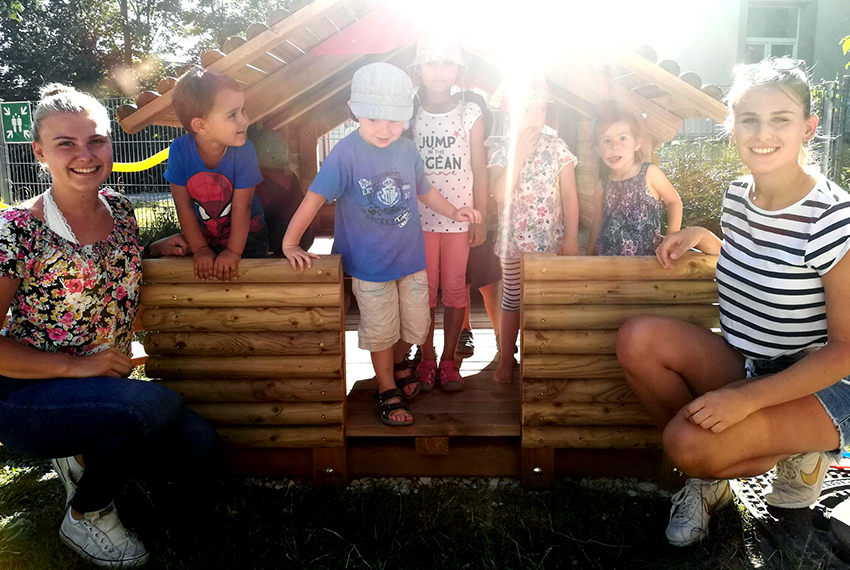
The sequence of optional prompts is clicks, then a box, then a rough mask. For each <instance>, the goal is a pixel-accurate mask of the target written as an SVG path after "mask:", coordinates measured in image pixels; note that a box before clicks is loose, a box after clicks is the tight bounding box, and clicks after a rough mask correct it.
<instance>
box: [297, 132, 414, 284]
mask: <svg viewBox="0 0 850 570" xmlns="http://www.w3.org/2000/svg"><path fill="white" fill-rule="evenodd" d="M430 189H431V186H430V185H429V184H428V180H427V179H426V178H425V166H424V164H423V163H422V157H421V156H419V152H418V151H417V150H416V146H415V145H414V144H413V141H411V140H410V139H407V138H400V139H398V140H397V141H395V142H394V143H392V144H391V145H390V146H388V147H386V148H378V147H375V146H372V145H370V144H369V143H367V142H366V141H364V140H363V139H362V138H360V132H359V131H355V132H353V133H351V134H350V135H348V136H347V137H345V138H344V139H342V140H341V141H339V142H338V143H337V144H336V146H334V148H333V150H332V151H331V153H330V154H329V155H328V157H327V158H326V159H325V162H324V163H323V164H322V169H321V170H320V171H319V174H318V175H317V176H316V178H315V179H314V180H313V183H312V184H311V185H310V191H311V192H315V193H316V194H319V195H321V196H324V197H325V198H326V199H327V200H328V202H333V201H334V200H337V206H336V215H335V221H334V246H333V252H334V253H339V254H340V255H342V260H343V267H344V268H345V272H346V273H348V274H349V275H351V276H352V277H356V278H358V279H362V280H364V281H375V282H383V281H393V280H395V279H401V278H402V277H405V276H406V275H411V274H413V273H416V272H417V271H422V270H423V269H425V241H424V238H423V236H422V226H421V224H420V223H419V208H418V199H417V196H419V195H421V194H426V193H427V192H428V190H430Z"/></svg>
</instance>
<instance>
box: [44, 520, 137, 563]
mask: <svg viewBox="0 0 850 570" xmlns="http://www.w3.org/2000/svg"><path fill="white" fill-rule="evenodd" d="M59 538H61V539H62V542H64V543H65V544H67V545H68V546H70V547H71V548H72V549H73V550H74V551H76V553H77V554H79V555H80V556H82V557H83V558H84V559H86V560H87V561H89V562H91V563H92V564H94V565H95V566H103V567H106V568H135V567H136V566H141V565H142V564H144V563H146V562H147V561H148V559H149V558H150V555H149V554H148V551H147V550H145V546H144V545H143V544H142V543H141V541H140V540H139V539H138V538H136V537H135V536H134V535H133V534H132V533H130V532H128V531H127V529H125V528H124V525H122V524H121V521H120V520H118V511H116V510H115V505H109V506H108V507H106V508H105V509H103V510H102V511H99V512H96V513H86V514H85V518H83V520H80V521H75V520H73V519H72V518H71V509H70V508H69V509H68V512H67V514H66V515H65V518H64V519H63V520H62V526H61V527H60V528H59Z"/></svg>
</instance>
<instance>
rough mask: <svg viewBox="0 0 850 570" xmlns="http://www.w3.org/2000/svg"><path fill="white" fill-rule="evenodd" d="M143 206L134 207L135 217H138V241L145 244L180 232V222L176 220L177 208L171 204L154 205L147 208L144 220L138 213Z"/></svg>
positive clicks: (142, 209)
mask: <svg viewBox="0 0 850 570" xmlns="http://www.w3.org/2000/svg"><path fill="white" fill-rule="evenodd" d="M144 210H145V209H144V208H136V218H137V219H139V222H140V227H139V242H140V243H142V244H147V243H150V242H153V241H156V240H158V239H162V238H164V237H168V236H171V235H174V234H176V233H179V232H180V222H179V221H178V220H177V210H175V209H174V206H173V205H169V206H160V205H156V206H153V207H151V208H149V209H147V212H146V215H145V216H144V218H145V219H144V220H142V219H140V216H139V214H140V213H141V212H142V211H144Z"/></svg>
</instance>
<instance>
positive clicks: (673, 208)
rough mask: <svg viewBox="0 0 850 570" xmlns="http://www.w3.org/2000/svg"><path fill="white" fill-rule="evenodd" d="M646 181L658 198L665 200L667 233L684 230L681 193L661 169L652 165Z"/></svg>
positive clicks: (648, 170) (647, 172)
mask: <svg viewBox="0 0 850 570" xmlns="http://www.w3.org/2000/svg"><path fill="white" fill-rule="evenodd" d="M646 181H647V183H648V184H649V185H650V187H651V188H652V190H654V191H655V193H656V194H658V196H659V197H660V198H661V199H662V200H664V207H665V208H667V233H668V234H671V233H673V232H678V231H679V230H680V229H682V199H681V198H680V197H679V193H678V192H676V189H675V188H673V185H672V184H670V181H669V180H668V179H667V177H666V176H665V175H664V173H663V172H661V169H660V168H658V167H657V166H656V165H654V164H652V165H650V166H649V169H647V171H646Z"/></svg>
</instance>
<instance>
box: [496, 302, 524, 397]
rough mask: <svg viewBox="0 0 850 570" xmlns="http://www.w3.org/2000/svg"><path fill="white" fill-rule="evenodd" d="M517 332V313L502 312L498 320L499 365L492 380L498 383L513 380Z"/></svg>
mask: <svg viewBox="0 0 850 570" xmlns="http://www.w3.org/2000/svg"><path fill="white" fill-rule="evenodd" d="M518 333H519V313H512V312H508V311H504V312H502V315H501V318H500V322H499V367H498V368H497V369H496V372H495V373H494V374H493V380H494V381H495V382H497V383H499V384H510V383H511V382H513V381H514V365H515V364H516V359H515V358H514V347H515V346H516V337H517V334H518Z"/></svg>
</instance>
